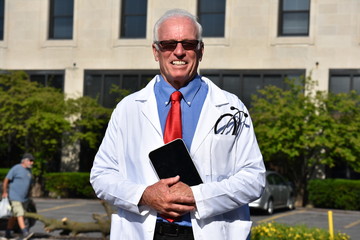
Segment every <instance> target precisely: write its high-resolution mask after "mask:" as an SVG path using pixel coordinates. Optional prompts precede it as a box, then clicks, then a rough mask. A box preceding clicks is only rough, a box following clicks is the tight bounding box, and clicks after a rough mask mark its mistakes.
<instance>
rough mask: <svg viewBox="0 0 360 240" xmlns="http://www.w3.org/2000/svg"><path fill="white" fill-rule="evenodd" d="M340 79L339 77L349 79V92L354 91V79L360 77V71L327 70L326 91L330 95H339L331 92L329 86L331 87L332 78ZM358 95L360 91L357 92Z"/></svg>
mask: <svg viewBox="0 0 360 240" xmlns="http://www.w3.org/2000/svg"><path fill="white" fill-rule="evenodd" d="M335 76H338V77H341V76H345V77H349V78H350V82H349V86H348V88H349V90H350V91H353V90H356V89H354V78H355V77H360V69H330V70H329V85H328V89H329V92H331V93H335V94H337V93H339V92H335V91H333V90H332V88H331V86H332V81H333V79H332V77H335ZM359 93H360V90H359Z"/></svg>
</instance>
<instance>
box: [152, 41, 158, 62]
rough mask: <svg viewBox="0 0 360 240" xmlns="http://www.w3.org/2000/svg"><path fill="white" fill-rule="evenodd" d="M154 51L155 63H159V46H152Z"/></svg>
mask: <svg viewBox="0 0 360 240" xmlns="http://www.w3.org/2000/svg"><path fill="white" fill-rule="evenodd" d="M152 50H153V54H154V57H155V61H157V62H158V61H159V50H158V49H157V46H156V44H155V43H153V44H152Z"/></svg>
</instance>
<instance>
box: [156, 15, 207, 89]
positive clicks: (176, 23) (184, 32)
mask: <svg viewBox="0 0 360 240" xmlns="http://www.w3.org/2000/svg"><path fill="white" fill-rule="evenodd" d="M158 38H159V39H158V41H165V40H175V41H183V40H197V31H196V27H195V25H194V24H193V23H192V21H191V20H190V19H188V18H186V17H173V18H170V19H167V20H166V21H164V22H163V23H162V24H161V25H160V27H159V30H158ZM203 51H204V48H203V45H202V44H201V48H200V49H195V50H186V49H184V47H183V45H182V44H181V43H178V44H177V45H176V48H175V49H174V50H164V49H161V48H160V50H158V49H156V46H155V44H153V53H154V56H155V60H156V61H158V62H159V65H160V72H161V75H162V76H163V77H164V79H165V81H167V82H168V83H170V84H171V85H172V86H173V87H174V88H176V89H179V88H181V87H183V86H185V85H186V84H187V83H188V82H189V81H191V80H192V79H193V78H194V76H195V75H196V72H197V68H198V65H199V62H200V61H201V58H202V54H203Z"/></svg>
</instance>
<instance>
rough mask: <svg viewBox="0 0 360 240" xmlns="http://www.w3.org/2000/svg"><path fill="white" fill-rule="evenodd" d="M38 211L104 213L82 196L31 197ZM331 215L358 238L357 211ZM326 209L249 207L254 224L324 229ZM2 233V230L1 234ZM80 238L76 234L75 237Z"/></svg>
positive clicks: (73, 216)
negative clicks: (267, 212) (266, 210)
mask: <svg viewBox="0 0 360 240" xmlns="http://www.w3.org/2000/svg"><path fill="white" fill-rule="evenodd" d="M34 201H35V203H36V206H37V211H38V213H39V214H41V215H43V216H45V217H48V218H53V219H57V220H61V219H62V218H64V217H67V218H68V219H70V220H72V221H78V222H94V220H93V218H92V214H93V213H98V214H105V210H104V208H103V206H102V205H101V203H100V201H99V200H84V199H43V198H36V199H34ZM332 211H333V219H334V230H335V231H340V232H343V233H346V234H348V235H350V236H351V239H352V240H357V239H360V211H342V210H332ZM327 214H328V210H327V209H315V208H297V209H295V210H293V211H276V212H275V213H274V214H273V215H271V216H269V215H264V214H262V213H261V212H257V211H251V215H252V221H253V222H254V225H258V224H261V223H263V222H271V221H275V222H278V223H285V224H289V225H298V224H300V225H307V226H309V227H318V228H323V229H328V215H327ZM31 231H32V232H34V233H35V237H34V238H32V239H45V238H46V236H48V233H46V232H45V230H44V224H43V223H42V222H40V221H37V222H36V224H35V226H33V227H32V228H31ZM60 232H61V231H55V232H52V233H50V234H51V236H54V237H55V238H56V239H68V238H65V237H63V238H61V237H60ZM3 235H4V232H3V231H2V232H1V233H0V239H1V236H3ZM100 237H101V234H100V233H88V234H85V235H83V237H82V238H81V239H100ZM76 239H80V237H78V238H76Z"/></svg>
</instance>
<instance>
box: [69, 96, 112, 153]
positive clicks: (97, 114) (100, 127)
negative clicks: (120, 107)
mask: <svg viewBox="0 0 360 240" xmlns="http://www.w3.org/2000/svg"><path fill="white" fill-rule="evenodd" d="M66 106H67V115H68V116H72V120H71V122H72V134H71V135H69V139H70V142H76V141H78V140H81V141H85V142H87V143H88V145H89V146H90V147H91V148H96V147H98V144H99V143H100V141H101V139H102V137H103V133H104V128H105V127H106V126H107V125H106V124H107V122H108V121H109V118H110V115H111V110H110V109H107V108H104V107H102V106H100V105H99V104H98V102H97V101H96V99H93V98H90V97H86V96H85V97H80V98H77V99H68V100H67V102H66Z"/></svg>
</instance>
